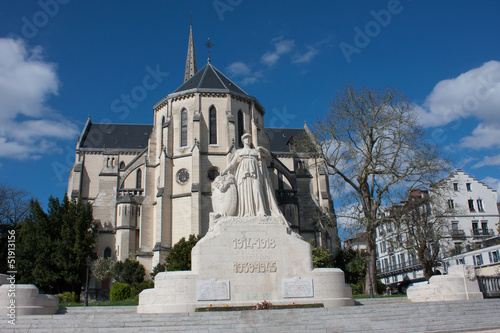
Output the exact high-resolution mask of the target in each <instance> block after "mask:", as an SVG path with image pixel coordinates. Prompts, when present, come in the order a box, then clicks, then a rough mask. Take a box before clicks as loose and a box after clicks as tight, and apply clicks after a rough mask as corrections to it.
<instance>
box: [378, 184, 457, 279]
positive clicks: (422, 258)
mask: <svg viewBox="0 0 500 333" xmlns="http://www.w3.org/2000/svg"><path fill="white" fill-rule="evenodd" d="M442 198H443V196H442V195H441V191H440V190H439V187H438V185H436V186H434V190H433V191H431V192H430V193H429V191H428V190H420V189H412V190H409V191H408V196H407V199H406V200H405V201H404V202H403V203H402V204H401V205H396V206H393V207H392V209H391V210H390V213H389V214H388V218H389V219H390V222H389V223H393V224H394V230H395V232H394V233H393V234H387V235H388V239H387V240H388V241H389V244H390V245H391V246H393V247H395V248H399V249H402V250H406V251H408V252H409V253H414V254H416V257H417V259H418V261H419V263H420V265H421V266H422V269H423V272H424V276H425V278H426V280H429V279H430V277H431V276H432V275H433V270H434V267H436V266H437V264H438V262H439V259H440V254H441V253H443V252H446V250H447V249H446V247H447V245H449V241H448V240H449V238H450V236H451V224H450V222H449V218H448V216H450V215H455V214H453V213H454V212H455V209H454V208H453V207H449V206H448V205H447V204H446V203H445V202H444V201H443V199H442ZM455 213H456V212H455ZM443 250H445V251H443Z"/></svg>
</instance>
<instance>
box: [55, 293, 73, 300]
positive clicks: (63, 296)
mask: <svg viewBox="0 0 500 333" xmlns="http://www.w3.org/2000/svg"><path fill="white" fill-rule="evenodd" d="M55 296H56V297H57V298H59V303H70V302H76V294H75V292H74V291H72V292H69V291H65V292H63V293H61V294H56V295H55Z"/></svg>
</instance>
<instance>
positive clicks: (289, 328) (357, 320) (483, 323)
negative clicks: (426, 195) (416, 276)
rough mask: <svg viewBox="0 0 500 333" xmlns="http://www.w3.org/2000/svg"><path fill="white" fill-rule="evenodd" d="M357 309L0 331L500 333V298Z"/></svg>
mask: <svg viewBox="0 0 500 333" xmlns="http://www.w3.org/2000/svg"><path fill="white" fill-rule="evenodd" d="M357 304H358V305H357V306H353V307H339V308H311V309H284V310H261V311H256V310H250V311H219V312H215V311H212V312H196V313H175V314H137V313H135V311H136V307H133V306H131V307H88V308H69V309H67V311H66V312H65V313H64V314H57V315H45V316H23V317H21V318H17V320H16V326H15V327H14V326H11V325H9V324H8V323H7V319H6V318H5V319H4V318H2V321H1V322H0V332H30V333H31V332H33V333H41V332H44V333H45V332H61V333H63V332H64V333H67V332H131V333H132V332H133V333H139V332H189V333H194V332H217V333H225V332H287V333H288V332H346V333H347V332H389V333H392V332H394V333H396V332H397V333H400V332H477V331H485V330H492V331H490V332H500V299H487V300H481V301H466V302H432V303H409V302H407V300H406V299H405V298H395V299H381V300H379V299H375V300H358V301H357Z"/></svg>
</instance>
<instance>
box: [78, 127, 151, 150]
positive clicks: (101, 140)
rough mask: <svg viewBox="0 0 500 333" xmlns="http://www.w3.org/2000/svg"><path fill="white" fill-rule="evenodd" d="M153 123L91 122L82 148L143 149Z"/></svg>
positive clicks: (82, 140)
mask: <svg viewBox="0 0 500 333" xmlns="http://www.w3.org/2000/svg"><path fill="white" fill-rule="evenodd" d="M152 130H153V125H135V124H93V123H89V124H88V128H87V129H86V131H85V132H84V134H83V136H82V138H81V141H80V147H79V148H81V149H104V148H106V149H130V150H143V149H145V148H146V147H147V146H148V138H149V135H150V134H151V131H152Z"/></svg>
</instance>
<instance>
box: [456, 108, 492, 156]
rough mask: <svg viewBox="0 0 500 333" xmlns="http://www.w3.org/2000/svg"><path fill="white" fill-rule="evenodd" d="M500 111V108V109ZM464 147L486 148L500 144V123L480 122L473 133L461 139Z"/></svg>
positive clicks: (461, 144)
mask: <svg viewBox="0 0 500 333" xmlns="http://www.w3.org/2000/svg"><path fill="white" fill-rule="evenodd" d="M499 113H500V109H499ZM460 146H461V147H463V148H472V149H485V148H495V147H498V146H500V123H498V124H495V123H493V124H486V123H480V124H479V125H478V126H477V127H476V128H475V129H474V130H473V131H472V134H471V135H469V136H466V137H463V138H462V139H461V140H460Z"/></svg>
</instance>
